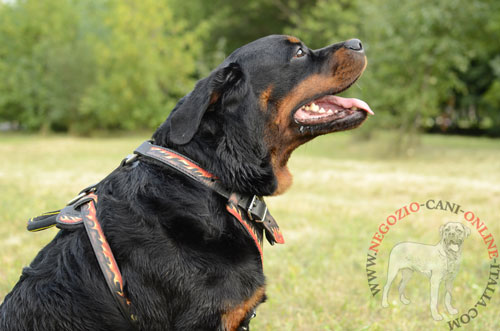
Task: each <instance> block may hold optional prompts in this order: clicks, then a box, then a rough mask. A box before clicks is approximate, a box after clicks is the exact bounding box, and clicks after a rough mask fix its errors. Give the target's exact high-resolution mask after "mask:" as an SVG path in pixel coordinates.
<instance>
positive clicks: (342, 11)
mask: <svg viewBox="0 0 500 331" xmlns="http://www.w3.org/2000/svg"><path fill="white" fill-rule="evenodd" d="M499 13H500V7H499V4H498V1H492V0H476V1H468V0H443V1H439V2H435V1H430V0H425V1H399V0H375V1H364V0H355V1H344V0H343V1H337V2H330V1H324V0H321V1H318V3H317V4H316V6H315V7H314V8H313V10H311V11H310V12H309V13H303V14H302V15H300V16H298V17H296V18H295V19H294V22H295V27H294V28H292V29H290V30H289V31H290V32H291V33H294V34H297V35H300V36H301V37H302V38H303V39H304V40H306V41H307V42H308V43H312V45H313V46H315V47H319V46H321V45H325V44H328V43H329V42H332V41H336V40H345V39H349V38H352V37H358V38H360V39H362V41H363V42H364V44H365V48H366V50H367V54H368V58H369V67H368V70H367V71H366V73H365V75H364V76H363V78H362V79H361V82H360V83H358V85H359V86H360V87H362V89H361V91H360V90H356V89H353V90H354V92H355V95H357V96H362V97H363V98H364V99H366V100H367V101H369V103H370V105H371V106H372V108H373V109H374V110H375V112H376V113H377V115H380V114H381V115H382V117H383V118H384V119H385V120H384V121H383V122H384V123H385V124H386V125H388V126H394V124H395V122H394V121H391V119H395V120H396V123H397V125H398V126H399V127H400V128H401V129H402V131H405V132H408V131H415V130H417V129H418V128H422V127H427V126H429V125H431V126H432V125H434V120H433V119H434V118H436V117H439V116H442V115H444V116H446V117H449V118H451V119H452V120H454V121H455V124H456V125H458V124H459V123H460V119H461V118H462V119H463V117H464V116H461V114H462V113H464V112H466V110H467V109H470V107H471V106H472V107H474V109H476V108H479V109H477V114H476V115H475V118H474V119H470V118H468V119H467V122H471V121H476V122H478V123H479V122H481V121H482V120H484V118H485V117H487V116H488V113H491V112H489V111H488V109H485V107H487V105H488V106H489V107H490V109H494V110H495V112H496V113H498V109H499V104H498V101H499V100H500V99H498V98H497V97H496V96H497V95H498V94H497V93H496V92H495V90H494V89H495V88H496V86H498V84H492V83H493V77H492V72H493V70H492V69H494V66H495V65H496V64H497V63H498V62H495V61H496V60H495V59H497V58H498V54H499V53H500V45H499V44H498V43H496V42H495V43H492V41H493V40H494V38H492V37H493V36H495V35H496V36H497V38H498V37H499V34H500V26H499V24H498V23H497V22H498V21H499ZM332 18H341V19H340V20H339V19H332ZM299 22H300V24H299ZM485 22H486V24H485ZM495 55H496V56H497V57H495ZM492 58H493V60H491V59H492ZM478 67H480V69H481V71H478V70H477V69H478ZM497 77H498V76H497ZM481 84H482V85H485V87H486V88H485V89H478V85H481ZM488 88H489V89H490V91H489V92H488V94H487V95H485V94H484V93H485V92H486V90H488ZM350 93H352V91H351V92H350ZM483 99H484V100H483ZM486 102H487V103H486ZM481 108H482V109H481ZM483 122H484V121H483ZM489 123H490V125H492V124H493V123H495V124H496V126H497V127H498V126H500V121H498V117H496V118H490V121H489Z"/></svg>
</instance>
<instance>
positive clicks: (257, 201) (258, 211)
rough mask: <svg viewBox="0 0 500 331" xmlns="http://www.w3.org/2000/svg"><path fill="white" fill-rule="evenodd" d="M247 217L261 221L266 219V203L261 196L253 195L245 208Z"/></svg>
mask: <svg viewBox="0 0 500 331" xmlns="http://www.w3.org/2000/svg"><path fill="white" fill-rule="evenodd" d="M247 213H248V217H249V218H250V219H251V220H252V221H255V222H259V223H262V222H264V220H265V219H266V215H267V205H266V203H265V202H264V199H263V198H262V197H259V196H257V195H254V196H253V197H252V201H250V205H249V206H248V209H247Z"/></svg>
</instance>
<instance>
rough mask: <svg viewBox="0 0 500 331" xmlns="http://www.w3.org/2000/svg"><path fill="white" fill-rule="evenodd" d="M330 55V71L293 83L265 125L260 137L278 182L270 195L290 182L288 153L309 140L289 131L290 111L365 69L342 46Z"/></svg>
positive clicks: (346, 82)
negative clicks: (265, 132)
mask: <svg viewBox="0 0 500 331" xmlns="http://www.w3.org/2000/svg"><path fill="white" fill-rule="evenodd" d="M333 56H334V57H335V59H334V61H332V65H333V67H332V69H331V70H333V71H334V74H332V75H328V74H313V75H310V76H309V77H307V78H305V79H304V80H303V81H302V82H300V83H299V84H298V85H296V86H295V87H294V88H293V89H292V90H291V91H290V93H288V94H287V95H286V96H285V97H284V98H282V99H281V100H280V101H279V102H278V103H277V104H276V114H275V115H274V118H273V121H272V123H270V124H269V127H268V130H267V134H266V136H265V137H264V138H265V141H266V143H267V144H268V147H269V151H270V154H271V164H272V166H273V171H274V174H275V176H276V178H277V181H278V186H277V189H276V191H275V192H274V193H273V195H279V194H282V193H284V192H285V191H286V190H287V189H288V188H289V187H290V186H291V185H292V181H293V178H292V174H291V173H290V171H289V169H288V167H287V163H288V159H289V158H290V155H291V153H292V152H293V151H294V150H295V149H296V148H297V147H299V146H300V145H302V144H304V143H306V142H307V141H309V140H311V139H313V138H314V137H312V136H301V135H297V134H295V133H294V132H293V130H292V125H291V124H292V123H291V121H292V117H291V113H292V111H293V110H294V109H295V108H296V107H297V106H300V103H301V102H303V101H304V100H307V99H309V98H312V97H314V96H316V95H319V94H323V93H326V92H327V91H330V90H332V89H334V90H338V91H340V90H343V89H345V88H346V87H347V86H349V85H351V84H352V83H353V82H354V81H355V80H356V79H357V78H358V77H359V76H360V75H361V74H362V73H363V71H364V69H365V68H366V57H364V59H363V61H360V55H359V54H356V53H353V52H352V51H349V50H347V49H345V48H341V49H339V50H337V51H336V52H335V53H334V54H333Z"/></svg>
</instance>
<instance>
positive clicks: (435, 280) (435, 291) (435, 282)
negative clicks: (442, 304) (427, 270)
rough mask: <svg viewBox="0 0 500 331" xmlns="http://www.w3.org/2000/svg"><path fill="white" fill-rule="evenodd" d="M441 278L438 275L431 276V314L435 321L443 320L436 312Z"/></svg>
mask: <svg viewBox="0 0 500 331" xmlns="http://www.w3.org/2000/svg"><path fill="white" fill-rule="evenodd" d="M441 278H442V277H441V275H438V274H433V275H432V276H431V314H432V318H433V319H434V320H435V321H441V320H442V319H443V316H441V315H440V314H439V312H438V297H439V284H440V283H441Z"/></svg>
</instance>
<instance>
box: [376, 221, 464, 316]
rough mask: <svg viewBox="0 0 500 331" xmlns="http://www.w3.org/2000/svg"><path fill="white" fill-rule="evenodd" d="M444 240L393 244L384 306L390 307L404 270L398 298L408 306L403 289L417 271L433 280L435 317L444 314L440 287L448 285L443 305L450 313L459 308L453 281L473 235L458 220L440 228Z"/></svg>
mask: <svg viewBox="0 0 500 331" xmlns="http://www.w3.org/2000/svg"><path fill="white" fill-rule="evenodd" d="M439 234H440V236H441V240H440V241H439V243H437V244H436V245H426V244H419V243H412V242H402V243H398V244H396V245H394V247H393V248H392V250H391V254H390V255H389V268H388V271H387V282H386V284H385V286H384V291H383V295H382V307H389V304H388V302H387V295H388V294H389V289H390V288H391V284H392V282H393V281H394V278H395V277H396V275H397V274H398V272H399V271H400V270H401V273H402V276H403V277H402V279H401V283H400V284H399V299H400V300H401V302H402V303H404V304H405V305H407V304H409V303H410V300H409V299H408V298H407V297H406V296H405V294H404V291H405V287H406V284H407V283H408V280H410V278H411V275H412V274H413V272H414V271H418V272H420V273H422V274H424V275H426V276H427V277H428V278H429V279H430V283H431V300H430V308H431V314H432V318H433V319H434V320H436V321H440V320H442V319H443V317H442V316H441V315H440V314H439V312H438V308H437V306H438V296H439V286H440V285H441V282H442V281H445V284H446V295H445V298H444V304H445V307H446V310H447V311H448V313H450V314H452V315H454V314H457V313H458V310H456V309H455V308H453V306H452V305H451V290H452V288H453V280H454V279H455V277H456V276H457V273H458V269H459V266H460V259H461V256H462V244H463V242H464V240H465V238H467V237H468V236H469V235H470V229H469V228H468V227H466V226H464V225H463V224H462V223H459V222H448V223H446V224H443V225H442V226H441V227H440V229H439Z"/></svg>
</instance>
